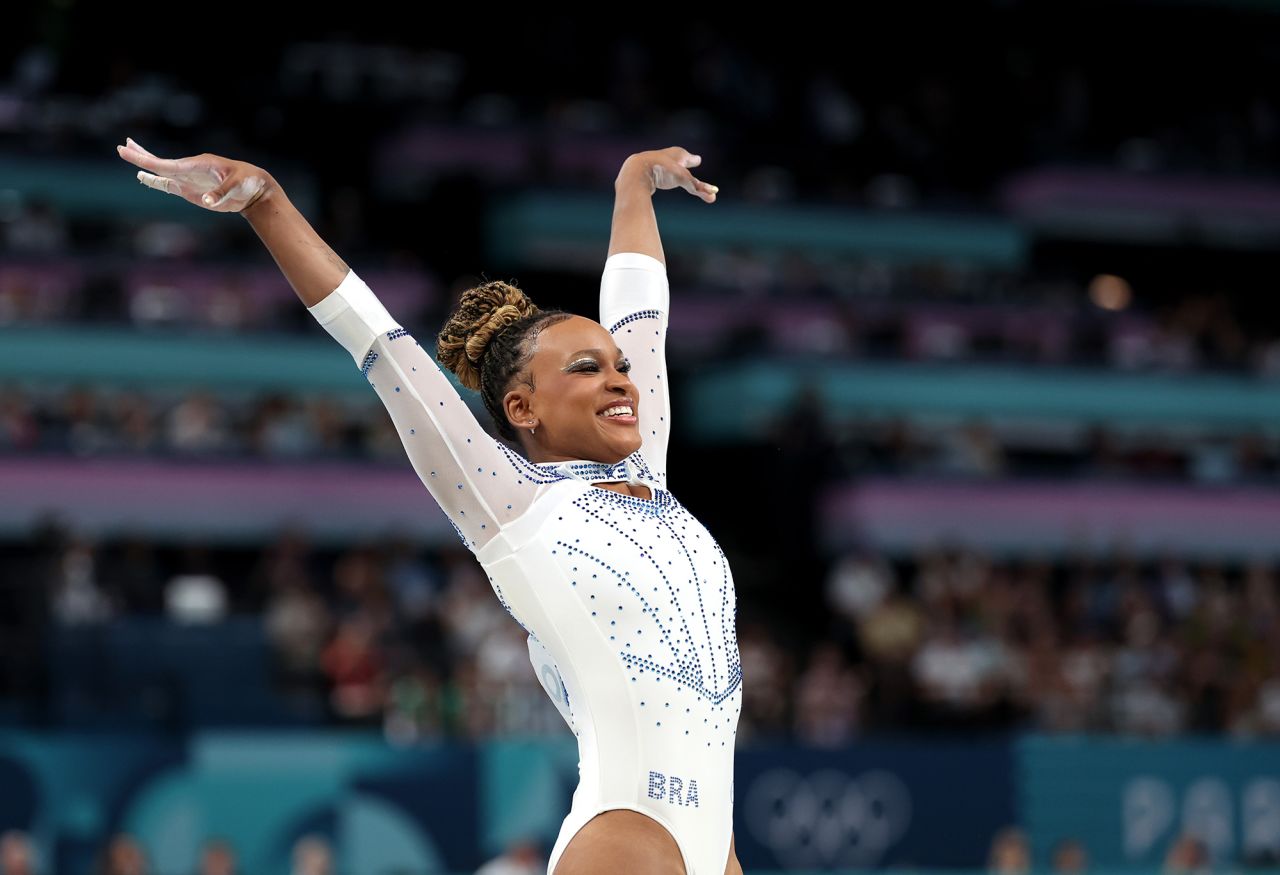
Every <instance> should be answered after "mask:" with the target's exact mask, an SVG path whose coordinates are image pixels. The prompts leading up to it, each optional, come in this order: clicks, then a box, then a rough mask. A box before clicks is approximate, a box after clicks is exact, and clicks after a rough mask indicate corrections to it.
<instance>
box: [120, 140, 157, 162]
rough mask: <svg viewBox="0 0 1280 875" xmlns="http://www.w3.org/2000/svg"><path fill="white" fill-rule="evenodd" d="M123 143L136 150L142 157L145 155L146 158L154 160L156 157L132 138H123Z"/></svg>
mask: <svg viewBox="0 0 1280 875" xmlns="http://www.w3.org/2000/svg"><path fill="white" fill-rule="evenodd" d="M124 141H125V143H126V144H127V145H129V146H132V147H133V148H135V149H137V150H138V151H139V152H141V153H142V154H143V155H146V156H147V157H149V158H155V157H156V156H155V155H154V154H152V153H151V152H150V151H149V150H148V149H146V148H144V147H143V145H142V144H141V143H139V142H138V141H137V140H135V139H134V138H133V137H125V138H124ZM157 160H159V159H157Z"/></svg>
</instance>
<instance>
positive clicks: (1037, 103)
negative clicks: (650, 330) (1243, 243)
mask: <svg viewBox="0 0 1280 875" xmlns="http://www.w3.org/2000/svg"><path fill="white" fill-rule="evenodd" d="M1175 5H1176V4H1175ZM1033 7H1034V8H1033ZM76 12H77V13H78V14H76V15H71V14H70V12H67V13H64V17H65V18H66V21H63V22H61V24H62V27H59V28H56V30H57V32H58V33H59V34H60V36H59V38H58V39H49V38H45V39H38V38H37V37H38V36H43V35H44V33H45V32H46V31H47V30H48V28H47V27H46V28H42V29H41V30H39V31H36V30H34V29H33V30H32V32H31V33H30V36H31V37H32V43H31V45H29V46H27V47H25V48H21V50H19V51H17V52H15V54H14V56H13V57H14V62H13V64H12V66H10V67H9V68H8V69H5V70H0V76H3V77H5V78H4V80H2V81H0V93H3V94H4V96H5V98H6V111H5V112H4V113H3V114H2V115H0V145H3V144H13V145H15V146H20V147H23V148H26V149H32V150H40V151H42V152H44V153H52V154H64V155H77V154H84V153H88V154H92V155H95V156H96V155H99V154H100V152H101V143H102V139H103V137H104V136H107V137H113V136H116V132H117V131H126V132H129V133H132V134H133V135H134V136H135V137H136V138H137V139H139V140H140V141H141V142H143V143H144V144H148V145H149V146H151V147H152V150H153V151H157V149H156V148H155V146H154V144H152V143H151V142H150V141H149V140H148V138H147V134H148V133H149V132H152V131H155V132H158V133H160V134H163V135H164V137H165V139H166V140H169V141H171V142H181V143H184V144H186V145H187V146H188V148H187V150H186V151H185V152H183V153H181V154H191V153H194V152H199V151H204V150H208V151H214V152H217V151H224V152H225V151H233V152H234V151H237V149H246V148H255V147H256V148H261V147H265V146H267V145H270V146H271V147H272V148H273V149H274V150H277V151H280V152H283V153H285V154H291V155H294V156H302V155H312V156H314V157H315V159H316V160H321V156H320V155H318V154H317V153H318V152H319V151H322V150H316V149H315V143H316V142H322V141H324V139H325V137H326V136H328V137H331V136H332V131H333V128H332V125H333V119H334V118H335V117H336V118H340V119H341V120H342V123H343V124H344V125H345V126H347V127H348V128H349V129H353V130H359V131H360V132H361V137H362V139H364V138H368V139H370V140H373V141H380V140H390V141H392V142H395V141H397V140H398V139H404V137H405V132H406V130H411V129H412V128H413V126H414V125H415V124H422V123H426V122H436V121H438V120H442V119H449V120H455V121H456V122H458V123H461V124H464V125H467V126H471V127H473V128H476V129H480V130H490V131H498V132H501V133H503V134H505V135H506V138H507V139H506V142H508V143H509V144H511V148H509V149H506V150H503V151H502V154H501V158H502V159H503V160H502V164H503V165H504V167H505V169H506V174H507V176H515V177H516V179H515V181H517V182H521V181H525V179H527V178H534V179H546V178H547V177H548V176H550V177H552V179H551V180H549V181H554V182H564V181H569V180H572V179H573V178H574V177H575V176H577V177H582V176H583V175H587V174H589V173H590V172H591V168H590V166H589V165H588V166H583V165H582V164H576V165H575V164H559V163H557V162H556V161H555V160H554V156H553V155H548V154H547V151H548V150H549V147H550V146H551V144H552V143H553V142H554V139H555V138H554V136H553V135H554V134H556V133H562V134H568V135H578V136H581V137H590V138H595V139H597V140H608V139H609V138H611V137H613V138H616V137H619V136H623V135H627V134H631V133H633V132H634V131H636V130H645V131H661V132H663V134H664V137H663V139H664V140H669V141H670V142H681V141H686V142H690V143H693V142H713V143H725V144H729V143H731V144H732V146H733V148H732V151H731V152H730V153H728V154H725V155H723V156H719V155H717V156H716V160H717V166H720V167H723V168H724V170H723V172H724V174H725V177H726V178H730V177H732V178H736V179H741V180H743V186H742V187H743V188H744V190H745V191H746V192H747V193H748V195H749V196H750V197H753V198H761V199H763V198H786V197H808V198H821V199H829V200H836V201H840V202H854V203H877V204H885V205H902V204H909V203H911V202H913V201H915V200H918V199H926V198H927V199H934V200H941V201H944V202H953V203H954V202H955V201H956V200H963V199H968V200H970V201H972V200H981V199H982V198H984V197H985V196H987V195H988V194H989V192H990V189H991V187H992V184H993V182H994V181H995V180H997V179H998V178H999V174H1001V173H1004V172H1007V171H1008V170H1009V169H1010V168H1017V167H1019V166H1022V165H1025V164H1028V163H1033V162H1051V161H1058V162H1072V161H1076V162H1082V161H1088V162H1092V163H1100V164H1111V165H1114V166H1121V167H1130V168H1134V169H1140V170H1143V171H1159V170H1166V171H1177V170H1182V169H1186V168H1191V169H1194V170H1197V171H1204V170H1216V171H1221V172H1229V173H1250V172H1253V173H1262V174H1266V173H1273V172H1274V162H1273V158H1274V154H1275V149H1276V147H1277V143H1278V141H1280V106H1278V105H1277V103H1276V96H1275V94H1274V93H1273V92H1272V91H1271V90H1269V89H1268V88H1267V87H1266V86H1265V84H1264V83H1265V82H1266V81H1267V79H1268V71H1273V70H1274V66H1275V60H1274V55H1272V54H1270V52H1269V44H1268V43H1267V42H1266V34H1267V30H1266V28H1262V27H1252V26H1251V24H1250V19H1248V18H1247V17H1245V16H1242V15H1241V16H1235V17H1233V16H1229V15H1219V16H1214V17H1207V16H1203V15H1201V16H1197V15H1195V14H1194V12H1187V13H1184V14H1177V10H1176V9H1172V8H1166V9H1163V10H1162V14H1161V28H1162V32H1163V33H1164V34H1165V39H1164V40H1161V41H1158V42H1152V41H1150V40H1145V39H1144V36H1145V35H1146V33H1147V28H1148V27H1149V13H1148V10H1147V9H1146V8H1145V6H1144V5H1143V4H1140V3H1139V4H1133V3H1130V4H1119V5H1116V6H1113V7H1112V8H1110V9H1108V14H1107V20H1106V26H1105V27H1101V26H1099V25H1098V22H1097V21H1096V20H1095V19H1094V18H1093V17H1092V16H1089V15H1079V14H1077V11H1076V10H1075V9H1073V8H1071V7H1065V6H1064V7H1061V8H1056V9H1055V8H1045V6H1044V4H1022V3H1016V4H1010V3H993V4H987V5H978V6H967V7H965V8H964V9H963V10H961V9H954V10H953V9H951V8H950V7H938V6H936V5H930V6H929V7H928V19H929V21H930V28H929V31H928V33H927V34H924V33H921V32H920V29H919V27H918V23H919V18H918V15H919V13H918V11H917V10H914V9H913V8H912V6H911V5H910V4H908V5H906V6H904V7H902V8H896V7H875V8H869V9H868V10H866V11H865V12H862V11H860V14H859V15H858V16H857V21H858V23H857V24H855V25H853V27H854V28H855V29H856V30H858V31H859V32H863V33H868V34H877V35H882V37H883V38H875V39H868V40H867V41H866V44H865V45H864V46H863V47H862V51H859V52H858V53H856V54H854V55H850V54H849V53H848V52H847V51H845V49H846V48H847V46H846V44H845V42H844V40H845V39H846V36H847V35H846V33H845V31H844V29H841V28H833V29H823V28H813V27H812V26H811V23H804V22H799V21H797V22H770V23H769V25H768V26H756V27H741V28H735V29H734V31H733V33H728V32H725V31H722V30H721V29H718V28H716V27H714V26H712V24H711V23H709V22H705V21H697V20H691V21H690V22H688V26H687V27H685V28H683V29H681V31H680V32H679V33H662V34H652V35H648V34H645V33H643V32H635V33H631V34H628V33H614V34H611V37H610V39H609V40H607V41H605V40H600V39H599V38H598V37H597V36H596V34H595V31H594V26H593V25H592V24H590V23H588V22H556V23H555V25H554V26H551V24H550V23H549V22H546V21H544V20H542V19H541V18H532V19H529V18H525V17H522V16H511V17H508V18H506V19H504V20H502V21H494V22H489V23H488V26H487V27H485V28H483V29H479V30H477V31H476V32H471V31H470V30H469V29H467V28H455V29H452V30H451V31H450V32H448V33H441V34H439V35H433V34H431V33H417V34H415V38H414V39H413V40H412V41H411V42H407V41H406V37H405V35H404V34H403V33H402V32H401V30H397V24H398V23H397V22H395V21H394V16H391V17H389V18H388V20H386V21H385V22H377V21H375V20H370V21H368V22H365V24H364V28H366V29H363V30H362V31H361V34H362V36H361V37H360V38H355V37H352V36H349V35H337V34H334V32H333V31H332V30H331V29H329V28H327V27H324V26H323V25H322V23H320V22H317V23H316V25H314V26H313V27H308V26H306V25H305V24H304V23H299V24H298V25H297V29H296V32H294V31H291V34H290V36H291V37H292V39H290V40H289V41H287V42H285V43H284V44H283V45H281V46H279V48H278V50H277V51H274V52H271V53H261V54H259V55H256V56H252V57H245V58H242V59H240V64H239V66H238V68H237V76H238V79H237V83H236V87H229V86H228V84H227V82H226V81H225V79H224V78H223V77H221V76H220V75H219V71H217V70H216V69H210V68H209V66H208V65H207V64H202V63H201V62H200V60H199V59H198V58H194V57H191V58H188V57H184V56H183V55H181V54H175V53H172V52H167V51H162V50H160V49H159V48H156V49H153V50H151V51H148V48H149V47H148V46H146V45H145V44H140V45H136V46H131V45H128V44H127V43H122V44H117V43H116V42H115V41H111V42H107V41H103V40H100V39H98V38H97V37H98V35H99V33H100V31H99V30H98V29H97V28H99V27H100V26H102V25H104V24H106V23H108V22H110V19H100V18H98V16H97V15H94V14H92V11H91V10H85V11H80V10H76ZM1055 13H1057V14H1055ZM793 29H794V30H793ZM961 30H963V32H964V33H965V34H966V37H965V39H964V40H958V39H954V38H953V36H954V34H955V33H957V32H960V31H961ZM899 34H900V35H902V36H903V37H904V38H906V36H907V35H910V37H911V43H912V44H913V46H914V47H915V49H916V51H913V52H911V53H910V54H909V55H904V54H902V53H901V52H899V51H897V50H895V48H894V44H895V39H894V37H895V36H897V35H899ZM793 41H794V42H795V43H796V44H801V43H802V44H803V45H805V46H806V48H807V51H806V52H805V56H804V61H803V63H794V62H793V61H794V59H793V58H792V56H791V55H790V54H789V53H782V54H780V52H782V51H783V49H784V48H785V47H789V46H790V45H791V44H792V42H793ZM1186 41H1191V42H1192V44H1194V45H1195V46H1196V50H1197V52H1198V53H1199V55H1200V57H1201V58H1202V61H1203V63H1201V64H1199V65H1196V66H1197V69H1195V70H1191V69H1188V68H1187V65H1186V64H1185V63H1183V62H1184V60H1185V58H1184V55H1183V54H1182V53H1183V52H1184V51H1185V44H1186ZM1138 45H1140V46H1141V48H1142V50H1143V53H1142V56H1141V59H1142V62H1141V63H1139V62H1138V61H1136V60H1135V59H1134V53H1135V47H1136V46H1138ZM1062 46H1072V47H1080V46H1088V47H1090V48H1091V49H1092V51H1089V52H1079V51H1073V52H1064V51H1062V50H1061V47H1062ZM517 49H518V52H519V54H520V56H521V61H522V64H521V68H520V74H519V75H512V70H511V69H510V67H502V66H495V65H493V64H492V63H491V58H492V57H493V56H494V55H501V54H504V53H505V52H507V51H512V52H514V51H516V50H517ZM784 58H785V61H784V60H783V59H784ZM975 58H978V59H981V61H980V63H975V62H974V59H975ZM582 69H590V70H592V75H591V76H590V77H587V78H583V77H582V76H581V75H580V74H579V71H580V70H582ZM161 71H163V72H161ZM994 89H998V91H999V94H1000V100H999V101H992V100H991V99H990V96H991V94H992V92H993V90H994ZM249 95H252V98H251V100H252V103H251V105H246V101H248V100H250V97H249ZM782 131H785V132H786V135H785V136H781V135H780V133H779V132H782ZM196 140H199V143H198V145H197V144H196V142H195V141H196ZM157 154H165V151H164V150H160V151H157ZM392 154H395V152H394V151H392ZM450 157H453V160H454V161H455V162H457V161H462V160H463V159H462V158H459V157H456V155H454V153H450ZM466 157H469V158H470V159H471V160H472V161H476V160H482V157H483V156H477V155H474V154H473V155H470V156H466ZM330 160H332V161H333V162H338V161H342V162H344V163H346V164H349V163H351V156H350V155H349V154H347V153H346V150H344V151H343V154H342V156H341V157H339V156H337V155H335V156H334V157H333V158H332V159H330ZM615 169H616V168H615ZM496 172H497V171H496V170H495V173H496ZM605 172H606V173H607V171H605ZM557 175H558V178H556V177H557ZM522 176H523V178H521V177H522ZM611 180H612V175H611V174H610V175H607V176H604V181H606V182H607V181H611ZM401 184H403V181H402V183H401Z"/></svg>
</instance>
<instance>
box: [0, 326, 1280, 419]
mask: <svg viewBox="0 0 1280 875" xmlns="http://www.w3.org/2000/svg"><path fill="white" fill-rule="evenodd" d="M446 376H447V377H448V378H449V379H450V381H451V382H453V383H454V387H455V389H457V391H458V393H459V395H460V396H462V397H463V398H464V399H472V400H475V401H476V403H477V405H478V396H475V395H474V393H472V392H470V391H463V389H462V388H461V386H460V385H459V384H458V382H457V379H456V377H454V375H452V374H449V373H447V372H446ZM0 381H6V382H14V381H16V382H19V383H23V382H25V383H29V384H37V385H40V386H46V387H47V386H49V385H50V384H59V383H61V384H67V383H75V382H82V383H91V384H95V385H105V386H118V387H121V388H130V389H140V388H151V389H167V388H173V389H183V388H187V387H191V386H204V387H209V388H211V389H214V390H216V391H219V392H228V393H235V392H244V393H249V392H260V391H285V392H291V393H307V392H315V393H327V394H336V395H340V396H346V397H349V398H351V399H356V400H365V401H369V400H371V399H373V397H374V396H373V391H372V390H371V389H370V388H369V386H368V383H367V381H366V380H365V379H364V378H363V377H362V376H361V374H360V371H359V369H358V368H356V367H355V366H354V363H353V362H352V361H351V359H350V357H348V356H345V355H343V354H341V351H340V350H336V348H335V347H334V345H333V343H332V342H331V341H330V340H329V339H328V338H327V337H323V338H322V337H317V338H314V339H311V338H305V337H302V338H300V337H295V336H292V335H278V336H270V335H268V336H263V335H256V336H231V337H217V336H211V335H209V334H207V333H191V334H183V333H181V332H178V331H171V330H166V331H164V332H161V333H154V334H153V333H148V332H146V331H139V330H136V329H110V328H81V329H75V330H68V329H61V328H33V327H23V328H4V329H0ZM809 387H812V388H814V389H815V390H816V391H817V392H818V393H819V394H820V395H821V398H822V401H823V406H824V410H825V412H826V415H827V416H828V417H830V418H837V419H838V418H841V417H851V416H871V415H917V416H919V415H943V416H951V417H968V416H975V417H1023V418H1027V419H1035V420H1061V421H1067V422H1093V421H1105V422H1107V423H1109V424H1111V425H1113V426H1114V425H1135V426H1137V425H1153V426H1158V425H1166V424H1187V425H1199V426H1211V427H1215V428H1216V427H1221V428H1273V427H1276V426H1280V382H1277V381H1270V382H1269V381H1266V380H1261V379H1254V378H1249V377H1236V376H1225V375H1210V374H1188V375H1179V376H1174V375H1162V374H1117V373H1114V372H1111V371H1104V370H1085V369H1069V368H1027V367H1019V366H1016V365H1010V366H996V365H936V364H927V365H926V364H911V363H883V364H876V363H866V362H823V361H817V362H797V361H794V360H793V361H763V360H761V361H758V362H742V363H734V364H732V365H717V366H709V367H703V368H700V369H699V370H697V371H695V372H694V373H693V374H692V375H691V376H690V377H689V378H688V379H685V380H683V381H678V382H677V383H676V384H675V385H674V386H673V388H672V400H673V402H674V403H675V404H676V405H677V406H678V407H679V409H680V411H681V413H680V421H681V428H682V429H685V430H686V431H685V432H684V433H685V434H687V435H689V436H691V437H693V438H694V439H698V440H704V441H735V440H758V439H761V438H762V437H764V436H766V435H768V434H769V433H770V431H771V429H772V424H773V423H774V422H776V421H777V420H778V419H779V418H780V417H782V416H784V415H785V414H786V412H787V410H788V408H789V407H790V405H791V404H792V403H793V402H794V400H795V399H796V397H798V395H799V393H800V392H801V391H803V390H804V389H806V388H809ZM726 399H732V401H733V403H732V404H728V403H726ZM476 409H477V410H480V408H479V407H478V406H477V408H476ZM482 419H483V416H482Z"/></svg>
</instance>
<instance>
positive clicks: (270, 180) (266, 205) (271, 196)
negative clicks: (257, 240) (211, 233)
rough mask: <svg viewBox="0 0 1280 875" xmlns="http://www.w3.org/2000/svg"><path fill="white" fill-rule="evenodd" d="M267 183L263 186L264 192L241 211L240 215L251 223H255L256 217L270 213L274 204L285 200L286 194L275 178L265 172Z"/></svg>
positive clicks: (252, 199)
mask: <svg viewBox="0 0 1280 875" xmlns="http://www.w3.org/2000/svg"><path fill="white" fill-rule="evenodd" d="M263 173H264V175H265V176H266V179H267V182H266V184H265V185H264V186H262V190H261V191H259V192H258V193H257V194H256V195H254V196H253V197H252V198H250V200H249V202H248V203H247V204H245V205H244V206H243V207H242V208H241V209H240V215H242V216H244V217H245V218H246V219H248V220H249V221H250V222H252V221H253V219H254V216H255V215H260V214H262V213H266V212H268V211H269V210H270V209H271V207H272V205H273V204H276V203H278V202H279V201H281V200H283V199H284V192H283V191H282V190H281V189H280V186H279V185H278V184H277V183H276V181H275V178H274V177H272V176H271V174H269V173H266V171H263Z"/></svg>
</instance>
